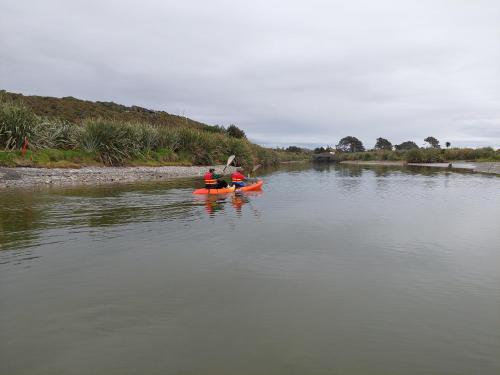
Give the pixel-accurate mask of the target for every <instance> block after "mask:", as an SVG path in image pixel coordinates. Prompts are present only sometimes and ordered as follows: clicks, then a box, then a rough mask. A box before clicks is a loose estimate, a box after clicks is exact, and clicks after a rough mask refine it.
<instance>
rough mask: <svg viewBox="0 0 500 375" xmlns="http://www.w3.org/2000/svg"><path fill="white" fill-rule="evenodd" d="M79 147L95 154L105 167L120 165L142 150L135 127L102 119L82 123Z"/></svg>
mask: <svg viewBox="0 0 500 375" xmlns="http://www.w3.org/2000/svg"><path fill="white" fill-rule="evenodd" d="M80 146H81V147H82V148H83V149H84V150H86V151H89V152H95V153H96V154H97V156H98V158H99V160H100V161H102V162H103V163H104V164H107V165H121V164H123V162H124V161H125V160H126V159H129V158H131V157H132V156H133V155H137V154H139V153H140V151H141V149H142V147H141V146H142V145H141V144H140V142H139V132H138V130H137V129H136V127H134V126H133V125H130V124H120V123H118V122H115V121H111V120H104V119H94V120H87V121H86V122H85V123H84V126H83V131H82V133H81V136H80Z"/></svg>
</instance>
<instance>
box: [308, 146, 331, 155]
mask: <svg viewBox="0 0 500 375" xmlns="http://www.w3.org/2000/svg"><path fill="white" fill-rule="evenodd" d="M331 151H333V148H332V147H331V146H329V145H327V146H326V147H323V146H321V147H316V148H315V149H314V150H313V153H315V154H322V153H323V152H331Z"/></svg>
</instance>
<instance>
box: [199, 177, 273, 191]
mask: <svg viewBox="0 0 500 375" xmlns="http://www.w3.org/2000/svg"><path fill="white" fill-rule="evenodd" d="M263 184H264V181H262V180H259V181H257V182H255V183H253V184H251V185H247V186H243V187H242V188H239V189H236V188H235V187H234V186H231V187H227V188H224V189H196V190H195V191H193V194H229V193H233V192H235V191H255V190H261V189H262V185H263Z"/></svg>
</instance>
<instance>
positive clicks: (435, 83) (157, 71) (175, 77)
mask: <svg viewBox="0 0 500 375" xmlns="http://www.w3.org/2000/svg"><path fill="white" fill-rule="evenodd" d="M0 7H1V9H0V11H1V12H0V33H1V35H0V51H1V52H0V53H1V59H0V73H1V75H0V86H1V87H2V88H5V89H7V90H11V91H21V92H23V93H26V94H40V95H55V96H66V95H72V96H76V97H82V98H86V99H91V100H113V101H116V102H121V103H124V104H137V105H142V106H146V107H150V108H156V109H162V110H166V111H169V112H172V113H176V114H178V113H182V112H184V113H185V114H186V115H188V116H190V117H192V118H194V119H197V120H200V121H206V122H208V123H212V124H223V125H227V124H229V123H236V124H238V125H239V126H241V127H242V128H243V129H245V131H246V132H247V134H248V135H249V136H250V137H251V138H252V139H255V140H256V141H258V142H260V143H263V144H264V143H265V144H271V145H281V144H291V143H297V144H298V143H304V144H312V145H314V144H326V143H329V144H335V143H336V142H337V141H338V139H339V138H340V137H342V136H345V135H355V136H358V137H359V138H361V139H362V140H363V141H364V142H365V143H366V144H367V145H368V146H372V145H373V143H374V140H375V138H376V137H379V136H384V137H387V138H389V139H391V140H392V141H393V142H401V141H404V140H408V139H414V140H415V141H417V143H421V140H423V138H424V137H426V136H428V135H434V136H436V137H438V138H439V139H441V140H442V141H443V142H444V141H447V140H449V141H451V142H452V143H454V144H457V145H458V144H461V145H470V146H476V145H481V146H482V145H486V144H490V145H492V146H494V147H500V135H499V133H498V131H499V128H500V106H499V104H500V49H499V48H498V45H499V44H500V43H499V42H500V24H499V23H498V19H500V3H499V2H497V1H486V0H484V1H475V2H457V1H451V0H450V1H420V2H401V1H395V0H394V1H388V0H385V1H378V2H373V1H353V2H351V1H349V2H347V1H346V2H341V1H309V2H303V1H276V0H274V1H272V0H271V1H253V2H235V1H210V2H206V1H189V2H179V1H160V0H156V1H155V0H150V1H143V2H140V3H139V2H133V1H106V2H98V1H71V2H68V1H62V0H61V1H56V0H47V1H44V2H33V1H22V0H21V1H17V2H8V1H6V0H0Z"/></svg>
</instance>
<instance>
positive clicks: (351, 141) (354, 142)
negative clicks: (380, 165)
mask: <svg viewBox="0 0 500 375" xmlns="http://www.w3.org/2000/svg"><path fill="white" fill-rule="evenodd" d="M335 147H336V148H337V150H339V151H342V152H362V151H365V147H364V146H363V143H362V142H361V141H360V140H359V139H358V138H356V137H353V136H348V137H344V138H342V139H341V140H340V142H339V143H338V145H336V146H335Z"/></svg>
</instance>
